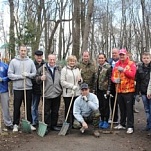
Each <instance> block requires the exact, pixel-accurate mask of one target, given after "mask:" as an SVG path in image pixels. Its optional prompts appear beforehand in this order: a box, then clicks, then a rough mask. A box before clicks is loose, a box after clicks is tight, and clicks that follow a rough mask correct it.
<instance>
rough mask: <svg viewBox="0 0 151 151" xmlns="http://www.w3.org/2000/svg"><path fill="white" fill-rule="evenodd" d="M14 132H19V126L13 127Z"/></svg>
mask: <svg viewBox="0 0 151 151" xmlns="http://www.w3.org/2000/svg"><path fill="white" fill-rule="evenodd" d="M13 132H18V125H16V124H15V125H14V126H13Z"/></svg>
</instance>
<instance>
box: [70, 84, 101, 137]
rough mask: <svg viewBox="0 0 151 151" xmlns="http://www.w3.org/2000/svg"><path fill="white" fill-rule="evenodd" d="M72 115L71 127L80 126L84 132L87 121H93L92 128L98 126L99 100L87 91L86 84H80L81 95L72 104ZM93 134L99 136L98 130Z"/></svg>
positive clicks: (86, 127)
mask: <svg viewBox="0 0 151 151" xmlns="http://www.w3.org/2000/svg"><path fill="white" fill-rule="evenodd" d="M73 115H74V117H75V120H74V123H73V127H74V128H81V127H82V128H81V129H80V131H81V132H82V133H84V131H85V130H86V129H88V127H89V126H88V123H89V122H90V123H93V126H94V129H95V128H96V127H98V123H99V119H100V112H99V101H98V98H97V96H96V95H95V94H93V93H90V92H89V87H88V84H86V83H83V84H81V95H80V96H79V97H78V98H76V100H75V102H74V106H73ZM94 136H97V137H99V136H100V134H99V132H98V131H96V130H95V131H94Z"/></svg>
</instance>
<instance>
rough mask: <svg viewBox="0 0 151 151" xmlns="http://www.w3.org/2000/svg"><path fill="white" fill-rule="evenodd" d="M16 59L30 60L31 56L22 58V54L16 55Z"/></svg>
mask: <svg viewBox="0 0 151 151" xmlns="http://www.w3.org/2000/svg"><path fill="white" fill-rule="evenodd" d="M15 59H17V60H28V59H29V57H28V56H26V57H25V58H21V57H20V55H18V56H16V57H15Z"/></svg>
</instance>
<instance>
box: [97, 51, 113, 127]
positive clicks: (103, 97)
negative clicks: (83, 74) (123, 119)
mask: <svg viewBox="0 0 151 151" xmlns="http://www.w3.org/2000/svg"><path fill="white" fill-rule="evenodd" d="M106 60H107V58H106V55H105V54H103V53H100V54H99V55H98V63H99V66H98V72H97V97H98V99H99V110H100V113H101V121H100V123H99V127H100V128H103V129H106V128H108V127H109V124H108V119H109V97H110V85H111V66H110V64H109V63H108V62H107V61H106Z"/></svg>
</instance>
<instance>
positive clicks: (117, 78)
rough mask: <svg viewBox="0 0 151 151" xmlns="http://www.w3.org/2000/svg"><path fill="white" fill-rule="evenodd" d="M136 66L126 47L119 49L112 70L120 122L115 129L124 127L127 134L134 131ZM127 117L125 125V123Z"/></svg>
mask: <svg viewBox="0 0 151 151" xmlns="http://www.w3.org/2000/svg"><path fill="white" fill-rule="evenodd" d="M135 74H136V66H135V63H134V62H133V61H130V60H129V57H128V55H127V51H126V49H121V50H120V51H119V61H118V62H117V63H116V64H115V67H114V68H113V72H112V81H113V82H114V83H116V91H117V93H118V103H119V108H120V113H121V114H120V118H121V119H120V124H119V125H118V126H116V127H114V128H115V129H126V126H127V134H132V133H133V132H134V113H133V96H134V92H135V84H134V83H135ZM126 119H127V125H126Z"/></svg>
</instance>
